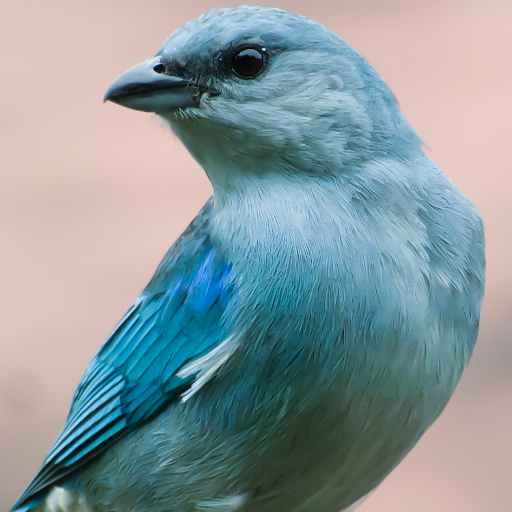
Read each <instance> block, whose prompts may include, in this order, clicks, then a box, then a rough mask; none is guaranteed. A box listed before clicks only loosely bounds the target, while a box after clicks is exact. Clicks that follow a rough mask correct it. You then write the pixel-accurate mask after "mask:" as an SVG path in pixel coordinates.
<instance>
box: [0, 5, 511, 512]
mask: <svg viewBox="0 0 512 512" xmlns="http://www.w3.org/2000/svg"><path fill="white" fill-rule="evenodd" d="M218 1H219V0H203V1H196V0H187V1H181V2H179V1H176V0H167V1H163V0H151V1H147V2H142V1H135V0H109V1H108V2H105V1H99V0H75V1H73V2H70V1H66V0H45V1H44V2H35V1H33V0H17V1H16V2H10V1H8V0H1V1H0V285H1V287H0V292H1V293H0V511H6V510H7V509H8V508H9V506H10V505H11V504H12V503H13V501H14V500H15V498H16V497H17V496H18V495H19V494H20V493H21V491H22V490H23V488H24V486H25V485H26V484H27V483H28V481H29V479H30V478H31V477H32V476H33V474H34V472H35V471H36V470H37V469H38V467H39V465H40V463H41V462H42V460H43V458H44V456H45V454H46V452H47V450H48V449H49V448H50V446H51V444H52V443H53V441H54V440H55V438H56V437H57V435H58V433H59V431H60V429H61V427H62V425H63V422H64V419H65V416H66V413H67V410H68V406H69V402H70V400H71V397H72V394H73V392H74V389H75V386H76V384H77V383H78V380H79V379H80V377H81V374H82V372H83V370H84V369H85V366H86V364H87V363H88V362H89V360H90V359H91V358H92V356H93V355H94V354H95V352H96V351H97V349H98V348H99V347H100V345H101V344H102V342H103V341H104V339H105V338H106V337H107V335H108V334H109V333H110V331H111V330H112V329H113V328H114V326H115V325H116V323H117V321H118V320H119V319H120V318H121V317H122V316H123V314H124V313H125V311H126V310H127V309H128V307H129V306H130V304H131V302H132V301H133V299H134V298H135V297H136V296H137V295H138V293H139V292H140V291H141V290H142V288H143V287H144V286H145V284H146V282H147V281H148V280H149V278H150V277H151V275H152V272H153V271H154V269H155V268H156V265H157V264H158V263H159V261H160V259H161V258H162V256H163V254H164V253H165V251H166V250H167V248H168V247H169V246H170V245H171V243H172V242H173V241H174V240H175V238H176V237H177V236H178V235H179V234H180V232H181V231H182V230H183V228H184V227H185V226H186V225H187V224H188V223H189V221H190V220H191V219H192V218H193V216H194V215H195V214H196V212H197V211H198V210H199V209H200V207H201V206H202V204H203V203H204V202H205V200H206V199H207V198H208V196H209V194H210V192H211V190H210V186H209V183H208V181H207V180H206V178H205V176H204V174H203V172H202V171H201V169H200V168H199V167H198V165H197V164H196V163H195V162H194V161H193V160H192V158H191V157H190V156H189V155H188V154H187V152H186V151H185V150H184V148H183V147H182V146H181V144H180V143H179V141H177V140H176V139H175V137H174V136H173V135H172V134H171V133H170V132H169V130H168V129H167V128H165V127H164V126H163V125H162V124H161V123H160V122H159V121H158V120H157V119H156V118H155V117H154V116H151V115H149V114H143V113H138V112H134V111H129V110H127V109H123V108H120V107H118V106H115V105H113V104H105V105H103V104H102V98H103V94H104V92H105V90H106V89H107V87H108V86H109V85H110V83H111V82H112V81H113V80H114V79H115V78H116V77H117V76H118V75H119V74H120V73H121V72H123V71H125V70H126V69H128V68H129V67H131V66H132V65H134V64H136V63H138V62H140V61H142V60H144V59H146V58H148V57H150V56H152V55H153V54H154V53H155V51H156V50H157V49H158V48H159V46H160V44H161V43H162V42H163V40H164V39H165V38H166V37H167V36H168V35H169V34H170V33H171V32H172V31H173V30H174V29H176V28H177V27H179V26H181V25H182V24H183V23H184V22H185V21H186V20H188V19H190V18H195V17H196V16H198V15H199V14H200V13H202V12H204V11H207V10H209V9H210V8H212V7H214V6H216V5H218V4H217V2H218ZM236 3H237V2H232V1H226V0H222V4H224V5H236ZM250 3H252V2H250ZM262 3H263V4H265V5H271V4H267V3H266V2H262ZM271 3H272V4H273V5H275V6H279V7H283V8H286V9H289V10H293V11H296V12H300V13H302V14H306V15H308V16H311V17H313V18H315V19H317V20H318V21H320V22H322V23H324V24H325V25H327V26H328V27H329V28H331V29H332V30H334V31H335V32H336V33H338V34H339V35H341V36H342V37H343V38H344V39H346V40H347V41H348V42H349V43H350V44H352V45H353V46H355V47H356V48H357V49H358V50H359V51H360V52H361V53H362V54H363V55H364V56H366V58H368V60H369V61H370V62H371V63H372V64H373V65H374V66H375V67H376V68H377V70H378V71H379V72H380V74H381V75H382V76H383V77H384V79H385V80H386V81H387V82H388V84H389V85H390V86H391V88H392V89H393V91H394V92H395V94H396V96H397V98H398V100H399V102H400V105H401V107H402V109H403V111H404V112H405V115H406V116H407V118H408V119H409V121H410V122H411V124H412V125H413V126H414V127H415V128H416V129H417V130H418V132H419V133H420V135H421V136H422V137H423V138H424V140H425V141H426V143H427V144H428V145H429V147H430V148H431V149H430V150H429V151H430V154H431V156H432V157H433V159H434V160H435V161H436V162H437V163H438V165H440V166H441V167H442V168H443V170H444V171H445V173H446V174H447V175H448V176H449V177H450V178H451V179H452V180H453V181H454V182H455V183H456V184H457V185H458V186H459V187H460V188H461V189H462V190H463V191H464V192H465V193H466V194H467V195H468V196H469V197H470V198H471V199H472V200H473V201H474V203H475V204H476V205H477V207H478V208H479V209H480V211H481V213H482V214H483V217H484V219H485V222H486V236H487V250H488V284H487V291H486V298H485V301H484V308H483V315H482V322H481V334H480V338H479V342H478V345H477V348H476V350H475V353H474V357H473V359H472V361H471V364H470V367H469V368H468V370H467V372H466V374H465V376H464V378H463V379H462V382H461V384H460V387H459V388H458V390H457V392H456V394H455V396H454V398H453V400H452V401H451V403H450V404H449V406H448V407H447V409H446V410H445V412H444V413H443V414H442V416H441V418H440V419H439V420H438V421H437V422H436V424H435V425H434V426H433V427H432V428H431V429H430V430H429V431H428V432H427V434H426V435H425V436H424V438H423V439H422V440H421V442H420V443H419V444H418V445H417V447H416V448H415V449H414V450H413V451H412V452H411V454H410V455H409V456H408V457H407V458H406V459H405V460H404V462H403V463H402V464H400V466H399V467H398V468H397V469H396V470H395V471H394V472H393V473H392V474H391V476H389V477H388V478H387V480H386V481H385V482H384V483H383V484H382V485H381V486H380V488H379V489H378V490H377V491H376V492H375V493H374V494H373V495H372V496H371V497H370V498H369V499H368V501H367V502H366V503H365V504H364V505H363V506H362V507H361V508H360V510H361V512H377V511H379V512H388V511H389V512H391V511H393V512H410V511H411V510H412V511H415V512H432V511H436V512H454V511H456V512H458V511H464V512H477V511H478V512H481V511H484V510H485V511H487V510H490V511H493V512H505V511H510V510H511V507H512V505H511V503H512V485H511V480H512V441H511V436H510V432H511V431H512V311H511V305H512V265H511V264H510V260H511V256H512V251H511V245H512V202H511V201H510V187H511V186H512V176H511V171H512V169H511V165H510V147H511V143H510V138H511V135H512V130H511V117H512V93H511V92H512V87H511V80H512V35H511V32H510V24H511V20H512V3H511V2H510V0H429V1H428V2H427V1H424V0H337V1H330V2H329V1H322V0H316V1H314V2H311V1H306V0H296V1H292V0H289V1H287V0H273V1H272V2H271Z"/></svg>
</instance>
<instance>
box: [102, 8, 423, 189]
mask: <svg viewBox="0 0 512 512" xmlns="http://www.w3.org/2000/svg"><path fill="white" fill-rule="evenodd" d="M105 100H110V101H113V102H114V103H118V104H120V105H123V106H126V107H129V108H133V109H136V110H142V111H147V112H155V113H156V114H158V115H159V116H161V117H162V118H163V119H165V120H166V121H167V122H168V123H169V125H170V126H171V128H172V130H173V131H174V132H175V133H176V135H177V136H178V137H179V138H180V139H181V140H182V141H183V143H184V144H185V145H186V147H187V148H188V149H189V151H190V152H191V153H192V155H193V156H194V157H195V158H196V159H197V160H198V161H199V163H200V164H201V165H202V166H203V167H204V168H205V170H206V172H207V173H208V175H209V177H210V179H211V181H212V183H213V185H214V188H215V187H216V186H217V185H218V184H220V183H221V182H222V183H224V184H225V183H226V180H229V179H233V178H235V177H236V176H238V175H247V174H248V173H250V174H254V175H265V174H268V173H269V172H271V173H272V172H276V170H277V171H278V172H282V173H285V174H286V173H293V174H295V173H298V174H303V175H322V176H325V175H329V174H340V173H348V172H350V170H351V169H353V168H357V167H358V166H360V165H361V163H364V162H365V161H368V160H371V159H373V158H381V157H382V156H383V155H385V156H387V157H390V158H400V159H403V158H409V157H410V155H411V154H412V151H413V150H415V149H417V148H418V147H419V145H420V141H419V138H418V137H417V135H416V134H415V132H414V131H413V130H412V128H411V127H410V126H409V125H408V123H407V122H406V121H405V119H404V117H403V115H402V113H401V112H400V110H399V108H398V106H397V103H396V100H395V97H394V95H393V94H392V92H391V91H390V90H389V88H388V87H387V86H386V84H385V83H384V82H383V81H382V79H381V78H380V77H379V75H378V74H377V73H376V72H375V70H374V69H373V68H372V67H371V66H370V64H369V63H368V62H367V61H366V60H365V59H364V58H363V57H361V56H360V55H359V54H358V53H357V52H356V51H355V50H353V49H352V48H351V47H350V46H349V45H348V44H346V43H345V42H344V41H343V40H342V39H340V38H339V37H338V36H337V35H335V34H334V33H333V32H331V31H330V30H328V29H327V28H326V27H324V26H323V25H321V24H319V23H317V22H315V21H313V20H311V19H309V18H306V17H304V16H300V15H297V14H292V13H289V12H286V11H283V10H280V9H271V8H263V7H249V6H240V7H236V8H232V9H214V10H212V11H210V12H209V13H208V14H206V15H203V16H200V17H199V18H198V19H196V20H194V21H190V22H188V23H187V24H186V25H185V26H184V27H182V28H180V29H178V30H177V31H175V32H174V33H173V34H172V35H171V36H170V37H169V38H168V39H167V41H165V42H164V44H163V46H162V47H161V49H160V50H159V51H158V52H157V54H156V55H155V57H153V58H152V59H149V60H147V61H145V62H143V63H141V64H139V65H138V66H135V67H134V68H132V69H130V70H129V71H127V72H126V73H124V74H123V75H121V76H120V77H119V78H118V79H117V80H116V81H115V82H114V83H113V84H112V86H111V87H110V89H109V90H108V92H107V94H106V96H105Z"/></svg>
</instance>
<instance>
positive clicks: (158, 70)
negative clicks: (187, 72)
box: [153, 64, 165, 73]
mask: <svg viewBox="0 0 512 512" xmlns="http://www.w3.org/2000/svg"><path fill="white" fill-rule="evenodd" d="M153 71H154V72H155V73H165V66H164V65H163V64H157V65H156V66H155V67H154V68H153Z"/></svg>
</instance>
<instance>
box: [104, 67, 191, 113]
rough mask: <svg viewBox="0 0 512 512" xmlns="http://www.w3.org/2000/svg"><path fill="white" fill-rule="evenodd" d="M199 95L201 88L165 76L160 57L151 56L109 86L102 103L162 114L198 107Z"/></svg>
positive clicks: (181, 79)
mask: <svg viewBox="0 0 512 512" xmlns="http://www.w3.org/2000/svg"><path fill="white" fill-rule="evenodd" d="M200 95H201V91H200V89H199V88H198V87H196V86H195V85H194V84H192V83H191V82H189V81H188V80H186V79H184V78H179V77H177V76H171V75H167V74H166V73H165V67H164V65H163V64H162V63H161V60H160V57H154V58H152V59H149V60H146V61H144V62H141V63H140V64H138V65H137V66H134V67H133V68H131V69H129V70H128V71H126V72H125V73H123V74H122V75H121V76H120V77H119V78H118V79H117V80H116V81H115V82H114V83H113V84H112V85H111V86H110V87H109V89H108V91H107V93H106V94H105V97H104V98H103V101H112V102H113V103H117V104H118V105H122V106H123V107H128V108H132V109H134V110H142V111H143V112H156V113H157V114H162V113H165V112H170V111H172V110H176V109H178V108H186V107H197V106H199V99H200Z"/></svg>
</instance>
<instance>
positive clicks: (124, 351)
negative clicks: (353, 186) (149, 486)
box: [14, 203, 232, 509]
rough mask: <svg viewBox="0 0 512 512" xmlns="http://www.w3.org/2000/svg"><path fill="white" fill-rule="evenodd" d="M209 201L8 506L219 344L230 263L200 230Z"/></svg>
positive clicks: (180, 384) (121, 425)
mask: <svg viewBox="0 0 512 512" xmlns="http://www.w3.org/2000/svg"><path fill="white" fill-rule="evenodd" d="M209 209H210V203H207V205H206V206H205V207H204V208H203V210H202V212H201V213H200V214H199V215H198V216H197V217H196V219H195V220H194V222H193V223H192V224H191V225H190V226H189V228H188V229H187V230H186V231H185V232H184V233H183V235H182V236H181V238H180V239H179V240H178V242H176V244H174V246H173V247H171V249H170V250H169V252H168V253H167V255H166V256H165V258H164V260H163V261H162V263H161V264H160V266H159V268H158V269H157V271H156V273H155V275H154V277H153V279H152V280H151V282H150V283H149V285H148V286H147V288H146V289H145V290H144V292H143V293H142V295H141V296H140V297H139V298H138V299H137V300H136V301H135V303H134V304H133V306H132V307H131V308H130V310H129V311H128V313H127V314H126V315H125V317H124V318H123V319H122V320H121V322H120V323H119V325H118V326H117V328H116V329H115V330H114V332H113V333H112V334H111V336H110V337H109V338H108V339H107V341H106V343H105V344H104V345H103V347H102V348H101V350H100V351H99V353H98V354H97V355H96V357H95V358H94V360H93V361H92V362H91V364H90V365H89V367H88V368H87V370H86V372H85V374H84V376H83V377H82V380H81V382H80V384H79V386H78V389H77V390H76V393H75V396H74V398H73V402H72V405H71V409H70V412H69V416H68V419H67V421H66V425H65V427H64V430H63V432H62V434H61V435H60V436H59V438H58V439H57V441H56V442H55V444H54V446H53V448H52V449H51V450H50V452H49V453H48V456H47V458H46V460H45V463H44V465H43V467H42V468H41V469H40V471H39V473H37V475H36V476H35V478H34V479H33V480H32V482H31V483H30V485H29V486H28V488H27V489H26V490H25V492H24V493H23V495H22V496H21V497H20V499H19V500H18V502H17V503H16V505H15V506H14V509H16V508H19V507H20V506H23V505H24V504H26V503H27V502H29V501H31V500H34V499H37V498H38V497H39V496H43V495H45V494H46V493H47V492H48V490H49V488H50V487H51V486H53V485H55V484H57V483H58V482H59V481H61V480H63V479H64V478H65V477H67V476H69V475H70V474H71V473H73V472H74V471H76V470H77V469H78V468H80V467H82V466H83V465H84V464H86V463H88V462H90V461H91V459H93V458H95V457H96V456H98V455H99V454H101V453H102V452H104V451H105V450H106V449H107V448H108V447H110V446H111V445H112V444H113V443H115V442H116V440H117V439H118V438H119V436H120V435H123V434H125V433H126V432H127V431H128V430H130V429H132V428H133V427H134V426H136V425H139V424H140V423H141V422H144V421H146V420H148V419H149V418H151V417H152V416H154V415H155V414H157V413H158V412H159V411H160V410H162V408H163V407H165V406H166V405H168V404H169V403H170V402H172V401H173V400H175V399H176V397H177V396H179V395H180V394H181V393H183V392H184V391H186V390H187V389H188V388H190V386H191V385H192V383H193V381H194V379H195V375H188V374H187V377H183V378H180V377H179V376H178V374H179V370H180V368H182V367H183V366H184V365H185V364H186V363H188V362H189V361H191V360H194V359H195V358H198V357H200V356H202V355H203V354H206V353H208V352H209V351H211V350H212V349H214V348H215V347H217V346H218V345H219V343H221V342H222V341H223V340H222V339H221V332H220V328H221V323H222V322H221V317H222V314H223V312H224V310H225V308H226V305H227V302H228V300H229V297H230V295H231V293H232V289H231V285H230V282H231V279H230V277H231V276H230V273H231V266H230V265H229V264H228V263H227V262H226V261H225V260H224V259H223V258H222V255H221V254H220V252H219V250H218V248H216V247H215V246H214V244H213V243H212V241H211V240H210V237H209V236H208V232H207V224H208V213H209Z"/></svg>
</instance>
